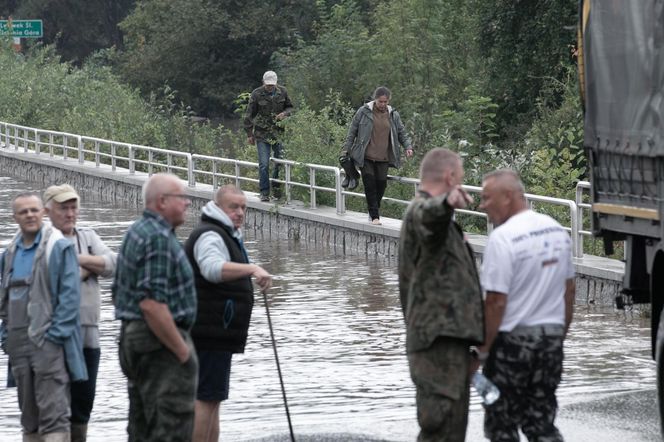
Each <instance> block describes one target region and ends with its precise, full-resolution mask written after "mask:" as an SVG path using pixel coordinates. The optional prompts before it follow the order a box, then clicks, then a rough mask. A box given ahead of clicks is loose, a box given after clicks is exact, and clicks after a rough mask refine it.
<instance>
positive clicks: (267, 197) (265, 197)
mask: <svg viewBox="0 0 664 442" xmlns="http://www.w3.org/2000/svg"><path fill="white" fill-rule="evenodd" d="M261 201H263V202H268V201H270V195H268V194H267V193H261Z"/></svg>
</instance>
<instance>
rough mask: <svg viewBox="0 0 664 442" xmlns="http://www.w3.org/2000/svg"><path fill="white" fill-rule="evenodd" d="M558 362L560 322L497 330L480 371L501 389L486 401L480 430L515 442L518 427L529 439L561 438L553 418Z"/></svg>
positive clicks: (552, 441)
mask: <svg viewBox="0 0 664 442" xmlns="http://www.w3.org/2000/svg"><path fill="white" fill-rule="evenodd" d="M562 367H563V327H562V326H559V325H545V326H534V327H517V328H516V329H515V330H513V331H512V332H510V333H499V334H498V336H497V337H496V340H495V341H494V344H493V346H492V347H491V352H490V355H489V359H488V360H487V362H486V365H485V366H484V374H485V375H486V377H487V378H489V379H491V380H492V381H493V382H494V383H495V384H496V386H497V387H498V388H499V389H500V398H499V399H498V400H497V401H496V402H494V403H493V404H492V405H489V406H486V413H485V417H484V435H485V436H486V437H487V438H489V439H491V441H493V442H512V441H514V442H518V441H519V429H521V431H522V432H523V434H525V435H526V437H527V438H528V440H529V441H531V442H532V441H537V442H558V441H562V440H563V437H562V436H561V434H560V432H559V431H558V429H557V428H556V426H555V425H554V423H553V422H554V420H555V418H556V411H557V410H558V402H557V401H556V389H557V388H558V384H559V383H560V378H561V375H562Z"/></svg>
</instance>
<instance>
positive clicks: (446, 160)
mask: <svg viewBox="0 0 664 442" xmlns="http://www.w3.org/2000/svg"><path fill="white" fill-rule="evenodd" d="M462 182H463V162H462V160H461V157H460V156H459V154H457V153H456V152H452V151H451V150H449V149H443V148H441V147H437V148H435V149H431V150H430V151H429V152H427V154H426V155H425V156H424V158H423V159H422V164H421V165H420V189H421V190H424V191H426V192H428V193H429V194H431V195H432V196H437V195H440V194H443V193H446V192H449V191H450V190H451V189H452V188H453V187H454V186H457V185H460V184H461V183H462Z"/></svg>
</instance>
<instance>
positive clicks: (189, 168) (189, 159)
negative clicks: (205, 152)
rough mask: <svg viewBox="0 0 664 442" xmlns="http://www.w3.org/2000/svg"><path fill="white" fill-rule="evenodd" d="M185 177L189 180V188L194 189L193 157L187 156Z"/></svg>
mask: <svg viewBox="0 0 664 442" xmlns="http://www.w3.org/2000/svg"><path fill="white" fill-rule="evenodd" d="M187 177H188V179H189V187H196V178H195V177H194V157H193V156H192V155H191V154H190V153H188V154H187Z"/></svg>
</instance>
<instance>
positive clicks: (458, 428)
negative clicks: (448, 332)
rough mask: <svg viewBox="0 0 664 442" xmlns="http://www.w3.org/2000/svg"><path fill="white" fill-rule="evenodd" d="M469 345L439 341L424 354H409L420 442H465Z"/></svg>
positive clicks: (458, 340)
mask: <svg viewBox="0 0 664 442" xmlns="http://www.w3.org/2000/svg"><path fill="white" fill-rule="evenodd" d="M469 347H470V343H469V342H468V341H463V340H460V339H453V338H443V337H441V338H438V339H436V340H435V341H434V343H433V344H432V345H431V347H429V348H427V349H426V350H423V351H417V352H412V353H408V364H409V366H410V375H411V378H412V379H413V382H414V383H415V387H416V401H417V421H418V422H419V424H420V434H419V436H418V437H417V440H418V441H420V442H424V441H431V442H433V441H436V442H463V440H464V439H465V437H466V427H467V425H468V404H469V400H470V384H469V377H468V369H469V364H470V357H469Z"/></svg>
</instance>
